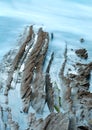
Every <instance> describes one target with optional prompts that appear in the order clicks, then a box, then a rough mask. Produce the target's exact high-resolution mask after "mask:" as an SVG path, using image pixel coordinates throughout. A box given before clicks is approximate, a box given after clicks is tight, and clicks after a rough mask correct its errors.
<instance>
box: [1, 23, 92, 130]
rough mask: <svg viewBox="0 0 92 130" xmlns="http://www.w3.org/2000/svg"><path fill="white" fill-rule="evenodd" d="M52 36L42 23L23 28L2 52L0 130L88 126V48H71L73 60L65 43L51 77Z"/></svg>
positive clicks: (91, 123) (91, 117)
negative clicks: (18, 36) (12, 45)
mask: <svg viewBox="0 0 92 130" xmlns="http://www.w3.org/2000/svg"><path fill="white" fill-rule="evenodd" d="M51 35H52V34H51ZM51 37H52V38H51V39H50V38H49V33H48V32H45V31H43V29H42V28H39V29H38V30H37V29H36V30H35V28H34V26H30V27H27V28H26V30H25V32H24V34H23V36H22V37H21V40H20V41H19V43H18V45H17V46H16V47H15V48H14V50H10V51H9V52H8V53H7V54H6V55H5V56H4V58H3V61H2V63H1V64H0V79H1V80H0V130H92V92H91V91H90V87H91V80H92V79H91V77H92V76H91V71H92V62H88V61H87V60H88V59H87V58H88V52H87V50H86V49H82V48H80V49H76V51H74V50H75V49H74V48H73V49H70V50H71V51H72V53H74V54H75V53H76V54H77V55H75V56H76V57H75V59H77V60H74V59H73V58H72V57H70V55H68V54H69V52H68V51H70V50H69V48H68V44H65V48H62V50H64V54H63V55H62V58H61V57H60V61H62V63H61V62H60V65H61V68H59V67H58V63H57V67H58V70H59V74H58V75H54V79H55V81H54V80H53V78H52V73H51V72H52V71H53V69H55V68H54V65H53V64H56V63H54V62H55V61H54V60H55V59H56V58H57V57H56V52H54V50H53V51H51V50H50V48H49V44H51V43H52V42H53V40H54V39H53V35H52V36H51ZM52 39H53V40H52ZM61 45H62V44H61ZM77 56H78V57H80V58H78V57H77ZM48 57H49V58H48ZM80 59H81V60H80ZM85 59H86V60H85ZM73 60H74V61H73ZM82 61H83V62H82ZM86 61H87V62H86ZM68 66H69V67H68ZM57 79H58V80H57Z"/></svg>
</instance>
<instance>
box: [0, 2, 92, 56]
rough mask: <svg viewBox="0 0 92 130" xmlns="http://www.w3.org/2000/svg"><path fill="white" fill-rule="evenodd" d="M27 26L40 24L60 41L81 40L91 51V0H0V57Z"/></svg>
mask: <svg viewBox="0 0 92 130" xmlns="http://www.w3.org/2000/svg"><path fill="white" fill-rule="evenodd" d="M28 24H37V25H44V26H45V28H46V29H47V31H49V32H54V33H55V37H56V38H58V39H59V40H60V41H61V40H62V39H63V40H65V41H67V40H70V41H71V39H72V40H74V41H77V40H78V39H80V38H81V37H84V38H85V39H86V41H87V45H86V46H87V48H89V50H90V51H91V49H92V48H91V41H92V36H91V35H92V0H88V1H87V0H57V1H55V0H44V1H43V0H40V2H39V1H38V0H9V1H8V0H0V58H2V56H3V55H4V54H5V53H6V52H7V51H8V50H9V49H10V48H11V47H12V46H13V45H15V43H16V38H17V37H18V35H19V33H20V32H21V31H22V29H23V28H24V26H25V25H28ZM60 41H59V42H60ZM75 44H76V43H75Z"/></svg>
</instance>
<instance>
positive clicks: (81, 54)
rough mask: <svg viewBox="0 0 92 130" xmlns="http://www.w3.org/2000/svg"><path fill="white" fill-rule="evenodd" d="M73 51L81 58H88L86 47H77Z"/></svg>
mask: <svg viewBox="0 0 92 130" xmlns="http://www.w3.org/2000/svg"><path fill="white" fill-rule="evenodd" d="M75 53H76V54H77V55H78V56H79V57H81V58H84V59H87V58H88V53H87V50H86V49H78V50H76V51H75Z"/></svg>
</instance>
